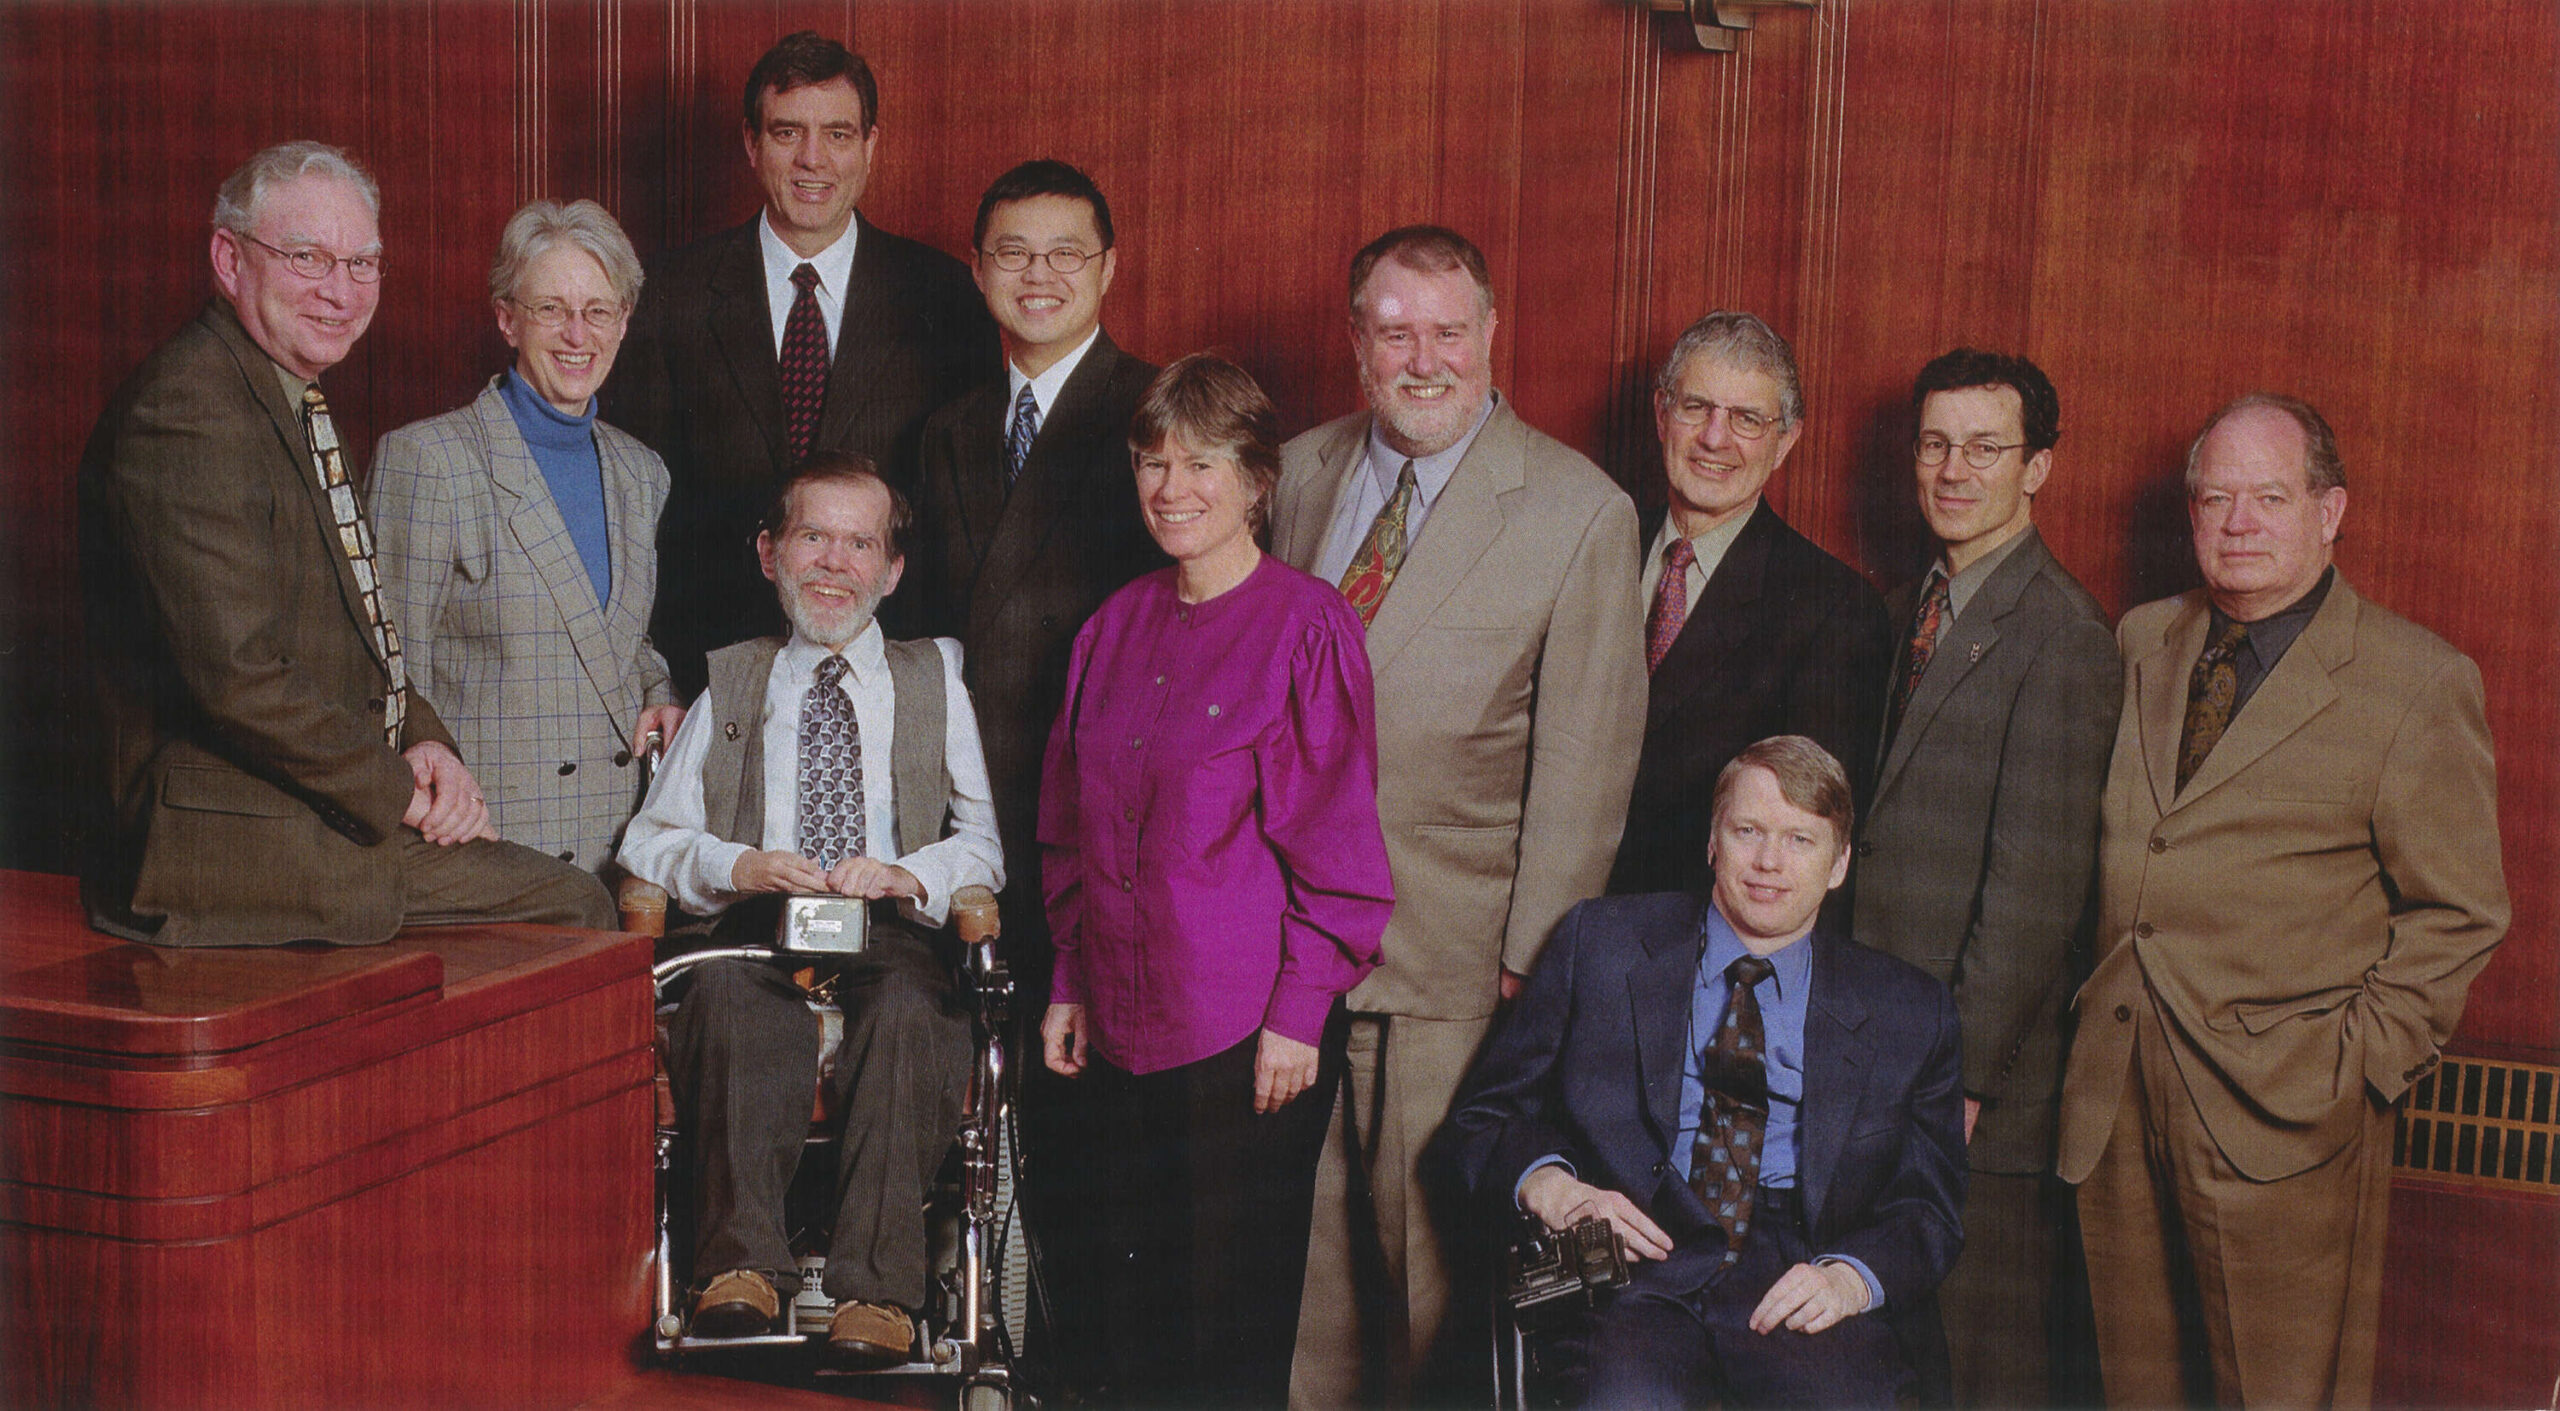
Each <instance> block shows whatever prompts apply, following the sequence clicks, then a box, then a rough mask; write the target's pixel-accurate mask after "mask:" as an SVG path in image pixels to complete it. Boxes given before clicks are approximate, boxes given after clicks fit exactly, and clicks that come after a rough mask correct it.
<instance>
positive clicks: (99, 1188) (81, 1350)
mask: <svg viewBox="0 0 2560 1411" xmlns="http://www.w3.org/2000/svg"><path fill="white" fill-rule="evenodd" d="M649 960H650V949H649V943H648V942H647V941H646V940H645V939H643V938H640V937H636V936H627V935H619V934H613V933H602V932H586V931H566V930H559V929H555V928H550V927H541V926H456V927H434V928H419V929H416V930H412V931H406V932H403V933H402V934H401V935H399V936H398V937H396V938H394V939H393V940H392V941H390V942H389V943H387V944H385V945H380V946H369V947H354V948H336V947H325V946H302V945H297V946H287V947H278V948H268V949H249V950H210V949H189V950H163V949H159V948H156V947H152V946H144V945H133V944H129V943H126V942H122V941H118V940H116V939H114V938H113V937H109V936H103V935H100V934H98V933H96V932H94V931H91V930H90V929H89V928H88V926H87V924H86V922H85V921H84V920H83V919H82V916H81V913H80V907H79V899H78V895H77V890H76V886H75V884H74V883H73V881H72V880H71V879H69V878H65V877H52V876H40V875H36V874H31V873H23V872H0V1283H5V1285H6V1292H5V1294H0V1404H5V1405H9V1406H21V1405H43V1406H53V1405H64V1406H140V1407H223V1408H228V1407H248V1406H257V1407H269V1406H329V1407H354V1406H362V1407H391V1406H434V1407H452V1406H493V1407H496V1406H503V1407H511V1408H512V1407H539V1406H570V1405H574V1404H576V1403H578V1402H580V1401H582V1400H585V1399H587V1398H589V1397H591V1396H593V1395H595V1394H597V1393H598V1392H600V1391H603V1390H605V1389H608V1388H610V1387H611V1386H613V1385H615V1384H617V1383H619V1382H620V1381H622V1380H624V1379H626V1378H628V1377H629V1376H630V1375H632V1367H631V1360H630V1349H631V1347H632V1345H633V1340H634V1338H635V1337H636V1336H638V1335H639V1333H640V1332H641V1331H642V1330H644V1329H645V1328H646V1326H647V1322H648V1316H649V1300H648V1284H647V1269H646V1258H647V1252H648V1247H649V1239H650V1171H651V1160H652V1157H651V1148H650V1130H651V1125H650V1124H651V1115H652V1098H651V1094H650V1083H651V1074H652V1071H653V1066H654V1061H655V1060H654V1058H653V1055H652V1052H651V1038H652V1026H651V1019H650V1012H649V1011H650V992H649Z"/></svg>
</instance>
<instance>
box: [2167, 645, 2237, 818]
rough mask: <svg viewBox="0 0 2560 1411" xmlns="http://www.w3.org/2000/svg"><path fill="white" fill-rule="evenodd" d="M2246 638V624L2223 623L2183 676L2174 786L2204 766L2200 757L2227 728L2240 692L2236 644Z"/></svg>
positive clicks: (2183, 783) (2182, 784)
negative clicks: (2182, 725)
mask: <svg viewBox="0 0 2560 1411" xmlns="http://www.w3.org/2000/svg"><path fill="white" fill-rule="evenodd" d="M2248 640H2249V624H2248V623H2245V622H2233V623H2228V624H2225V625H2224V627H2223V629H2222V630H2221V631H2220V632H2218V633H2216V634H2215V635H2214V639H2213V641H2212V643H2211V644H2210V645H2208V646H2207V647H2206V648H2205V649H2204V655H2203V656H2200V657H2197V658H2196V669H2195V674H2193V675H2191V676H2189V677H2188V678H2187V728H2186V731H2185V733H2183V734H2181V735H2180V736H2179V737H2178V788H2179V790H2180V791H2181V792H2184V791H2185V789H2186V787H2187V781H2188V780H2189V779H2192V778H2194V777H2195V774H2196V771H2197V770H2198V769H2201V768H2203V767H2204V757H2205V756H2206V755H2209V754H2211V753H2213V747H2214V745H2215V744H2217V743H2219V742H2220V741H2221V739H2222V732H2223V731H2225V730H2227V729H2230V728H2231V713H2232V711H2233V709H2234V708H2235V702H2236V701H2237V700H2238V699H2239V695H2240V648H2241V647H2242V646H2244V645H2246V644H2247V642H2248Z"/></svg>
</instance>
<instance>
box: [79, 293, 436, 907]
mask: <svg viewBox="0 0 2560 1411" xmlns="http://www.w3.org/2000/svg"><path fill="white" fill-rule="evenodd" d="M79 493H80V576H81V585H82V597H83V600H84V606H85V608H86V611H87V618H88V640H89V649H90V661H91V666H92V668H93V669H94V670H95V672H96V689H97V706H98V724H99V728H100V730H101V731H102V733H103V736H104V746H105V765H106V769H107V778H106V781H105V787H104V789H103V791H102V792H103V797H104V800H105V803H106V805H107V808H106V810H105V813H106V816H105V817H102V818H100V819H97V820H95V821H94V823H93V825H92V829H91V832H90V835H89V838H88V840H87V843H88V846H87V861H86V863H85V864H84V866H83V869H82V871H83V878H82V881H83V886H82V892H83V895H84V897H85V899H86V901H87V903H88V907H89V915H90V921H91V923H92V924H93V925H95V926H97V927H98V928H99V929H100V930H102V931H107V932H109V933H111V934H114V935H120V936H129V937H132V938H135V939H138V940H152V941H157V942H159V943H160V944H162V945H271V944H275V943H278V942H283V941H290V940H297V939H305V938H316V939H322V940H331V941H339V942H344V943H369V942H373V941H382V940H388V939H390V937H391V933H392V932H393V931H395V930H397V929H398V928H399V925H400V918H401V912H402V907H403V904H404V900H403V898H404V893H403V878H404V869H403V863H402V854H403V851H404V849H405V841H404V840H405V839H407V838H414V837H415V836H416V835H415V834H413V833H409V832H408V830H406V829H404V828H403V827H402V826H401V822H400V819H401V816H402V814H404V813H405V812H406V811H407V809H408V807H409V798H410V794H411V793H412V791H413V790H414V788H415V781H414V778H413V776H412V775H411V773H410V770H409V765H408V763H407V761H405V760H403V759H402V758H401V757H400V755H399V754H398V753H397V752H396V751H394V750H393V749H392V748H391V747H390V746H389V745H387V744H385V743H384V741H383V738H382V716H383V710H382V696H383V692H384V690H385V689H386V687H387V685H388V682H389V679H390V678H389V675H388V672H387V671H386V669H385V667H384V664H383V662H382V660H381V659H380V658H379V657H378V656H377V655H375V651H374V644H373V634H372V631H371V629H370V628H369V627H368V626H367V625H366V618H365V612H364V602H363V594H362V591H361V590H360V589H359V588H358V587H357V585H356V579H355V572H354V569H353V568H352V567H351V566H350V565H349V564H348V562H347V556H346V554H345V553H344V552H343V551H342V550H341V549H340V548H339V546H338V531H337V519H336V516H335V515H334V514H333V513H332V511H331V509H330V505H329V497H328V495H327V493H326V492H325V491H324V490H323V489H322V488H321V485H320V480H319V476H318V472H317V470H316V469H315V468H314V466H313V464H312V459H311V449H310V441H309V438H308V437H307V436H306V435H305V434H304V432H303V429H302V414H301V409H300V408H299V407H298V406H294V405H291V404H289V403H288V402H287V401H286V399H285V393H284V387H283V385H282V382H281V381H280V379H279V377H278V375H277V372H276V364H275V363H274V362H273V361H272V360H270V359H269V358H268V357H267V355H266V353H265V352H264V351H262V350H261V349H260V348H259V347H258V345H257V344H256V343H254V342H252V341H251V340H250V338H249V335H248V332H247V330H245V329H243V328H242V327H241V326H240V320H239V319H238V318H237V317H236V316H234V315H233V313H232V312H231V308H230V306H229V305H228V304H227V303H224V302H223V301H222V300H220V299H216V300H214V301H213V302H212V303H210V304H208V305H207V306H206V308H205V310H204V312H203V313H201V314H199V315H198V316H197V317H196V319H195V321H194V322H193V323H190V324H188V325H187V326H186V327H185V328H183V329H181V330H179V332H178V334H177V335H176V336H175V337H173V338H171V339H170V340H169V341H168V342H166V343H164V344H162V345H161V346H160V347H159V348H158V349H157V350H156V351H154V352H153V353H152V354H151V356H150V357H149V358H147V359H145V360H144V362H143V364H142V366H141V367H140V368H138V369H136V370H135V372H134V374H133V376H132V377H131V378H129V379H127V380H126V382H125V384H124V386H123V387H122V388H120V389H118V390H117V392H116V394H115V396H114V398H113V399H112V400H110V401H109V402H108V404H107V409H106V412H105V414H104V415H102V416H101V417H99V419H98V427H97V430H96V431H95V432H94V433H93V434H92V435H91V436H90V438H89V446H88V451H87V453H86V455H85V456H84V457H83V459H82V462H81V469H80V491H79ZM427 740H434V741H439V742H441V743H444V744H446V745H451V744H452V743H453V737H452V736H451V735H450V734H448V733H446V731H445V728H444V725H443V722H441V721H440V720H438V719H437V717H436V713H435V710H434V708H433V707H432V706H430V705H428V704H427V700H426V697H425V696H424V694H423V693H422V692H419V691H417V690H415V689H413V690H412V691H411V694H410V700H409V707H408V721H407V724H406V726H405V727H404V730H403V736H402V739H401V741H400V745H401V748H403V749H405V748H407V747H409V746H411V745H415V744H418V743H421V742H423V741H427Z"/></svg>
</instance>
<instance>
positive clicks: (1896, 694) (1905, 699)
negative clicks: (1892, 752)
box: [1884, 568, 1951, 749]
mask: <svg viewBox="0 0 2560 1411" xmlns="http://www.w3.org/2000/svg"><path fill="white" fill-rule="evenodd" d="M1949 606H1951V604H1950V601H1949V599H1948V597H1947V575H1946V574H1944V573H1941V572H1939V571H1938V570H1937V569H1934V568H1933V569H1931V570H1929V591H1928V592H1927V593H1926V594H1924V595H1922V597H1921V599H1920V610H1919V611H1918V612H1916V613H1914V614H1912V616H1911V641H1910V644H1909V645H1908V646H1906V647H1904V648H1903V656H1902V678H1901V679H1900V680H1898V681H1896V682H1894V683H1893V709H1892V711H1891V713H1890V714H1888V715H1886V716H1885V722H1884V743H1885V748H1887V749H1891V748H1892V747H1893V737H1894V733H1895V732H1896V731H1898V730H1900V729H1901V728H1902V712H1903V710H1904V709H1905V708H1907V707H1908V706H1909V705H1910V704H1911V693H1912V692H1913V691H1916V690H1918V689H1920V678H1921V677H1923V676H1925V675H1927V674H1928V673H1929V659H1930V658H1931V657H1934V656H1936V655H1937V654H1938V634H1939V632H1940V631H1942V630H1944V629H1945V627H1946V625H1947V609H1948V607H1949Z"/></svg>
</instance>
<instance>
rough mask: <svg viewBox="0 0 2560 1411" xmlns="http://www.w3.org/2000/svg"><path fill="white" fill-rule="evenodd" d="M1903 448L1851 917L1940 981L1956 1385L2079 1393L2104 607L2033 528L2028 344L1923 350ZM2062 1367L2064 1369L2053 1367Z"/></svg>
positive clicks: (2037, 468) (2104, 694)
mask: <svg viewBox="0 0 2560 1411" xmlns="http://www.w3.org/2000/svg"><path fill="white" fill-rule="evenodd" d="M1911 407H1912V411H1913V413H1914V415H1915V417H1916V419H1917V422H1918V429H1917V433H1916V435H1915V436H1914V438H1913V441H1912V448H1911V449H1912V457H1911V458H1912V469H1913V474H1914V483H1915V486H1916V489H1917V491H1918V498H1919V504H1920V513H1921V517H1922V518H1923V519H1925V520H1926V521H1927V522H1928V525H1929V529H1930V532H1931V533H1932V535H1934V536H1935V539H1936V543H1937V554H1936V556H1935V558H1934V561H1933V562H1932V563H1931V564H1930V566H1929V568H1928V571H1927V572H1926V573H1924V574H1923V575H1921V577H1920V578H1918V579H1916V580H1914V581H1912V582H1910V583H1907V584H1905V585H1903V586H1902V587H1901V588H1898V589H1896V590H1895V591H1894V592H1893V593H1892V594H1891V595H1890V596H1888V597H1887V599H1886V611H1887V612H1888V613H1889V614H1890V616H1891V619H1892V621H1893V622H1894V623H1896V624H1898V625H1899V626H1900V627H1901V628H1902V629H1903V640H1902V645H1901V654H1900V657H1899V658H1898V660H1897V662H1896V665H1895V669H1894V670H1893V671H1892V673H1891V675H1890V678H1889V683H1890V684H1889V685H1888V687H1887V691H1888V695H1887V702H1886V712H1885V729H1884V734H1883V737H1882V739H1881V741H1880V742H1879V743H1878V745H1877V748H1876V754H1875V758H1876V786H1875V802H1874V803H1873V804H1872V805H1871V806H1870V807H1869V808H1868V810H1867V813H1866V816H1865V818H1864V820H1863V822H1864V825H1865V826H1864V828H1863V830H1862V831H1861V832H1860V834H1859V837H1858V875H1857V879H1856V881H1857V888H1856V905H1855V922H1854V927H1853V929H1854V933H1855V935H1856V937H1857V939H1858V941H1859V942H1860V943H1861V944H1864V945H1869V946H1873V947H1875V948H1876V949H1878V950H1881V951H1884V952H1886V953H1887V954H1890V955H1894V956H1897V957H1899V958H1901V959H1903V960H1906V961H1909V962H1910V963H1912V964H1913V965H1916V966H1918V967H1920V968H1921V969H1923V970H1926V971H1928V972H1929V973H1930V974H1932V975H1934V976H1936V977H1937V978H1938V979H1939V980H1942V981H1944V982H1946V984H1947V985H1948V986H1949V987H1950V988H1952V989H1953V990H1954V991H1955V996H1956V1012H1957V1014H1958V1015H1959V1017H1960V1018H1961V1019H1962V1021H1963V1030H1964V1119H1965V1135H1966V1143H1965V1162H1966V1165H1967V1167H1968V1168H1969V1170H1970V1172H1971V1175H1970V1179H1969V1181H1968V1183H1967V1188H1966V1194H1965V1207H1964V1226H1965V1248H1964V1253H1963V1256H1962V1257H1961V1258H1959V1259H1958V1260H1957V1261H1956V1265H1955V1269H1954V1271H1953V1272H1952V1273H1950V1274H1949V1275H1948V1276H1947V1281H1946V1283H1945V1284H1944V1285H1943V1286H1942V1287H1941V1288H1940V1290H1939V1295H1938V1296H1939V1300H1940V1302H1941V1304H1942V1306H1943V1308H1944V1311H1945V1313H1946V1327H1947V1335H1948V1338H1949V1341H1950V1345H1951V1346H1950V1351H1951V1352H1952V1354H1953V1356H1952V1365H1953V1384H1954V1393H1955V1397H1954V1399H1955V1404H1957V1405H1959V1406H2049V1405H2076V1404H2082V1403H2085V1402H2086V1401H2088V1400H2090V1399H2091V1397H2090V1392H2089V1390H2088V1389H2086V1388H2083V1387H2079V1386H2076V1385H2071V1384H2069V1383H2065V1384H2062V1385H2055V1384H2054V1383H2053V1382H2052V1381H2051V1380H2050V1371H2049V1362H2050V1358H2049V1348H2050V1346H2051V1332H2050V1329H2049V1328H2048V1326H2047V1324H2048V1321H2049V1319H2048V1308H2049V1305H2050V1301H2051V1297H2052V1294H2053V1289H2054V1277H2055V1271H2054V1258H2055V1232H2056V1228H2057V1219H2058V1217H2059V1214H2060V1212H2061V1211H2062V1210H2063V1209H2064V1203H2065V1202H2066V1201H2068V1199H2069V1198H2070V1193H2069V1191H2068V1189H2067V1188H2065V1187H2063V1186H2062V1185H2061V1184H2060V1183H2059V1182H2057V1181H2056V1180H2055V1179H2054V1176H2053V1174H2052V1173H2053V1130H2054V1114H2055V1110H2056V1108H2057V1106H2058V1105H2059V1103H2060V1101H2061V1081H2062V1065H2061V1049H2062V1023H2061V1007H2062V999H2063V996H2064V994H2065V992H2066V991H2065V986H2066V985H2067V984H2068V983H2069V973H2068V971H2069V967H2068V965H2067V964H2066V961H2067V958H2068V957H2069V955H2070V953H2071V950H2072V947H2073V944H2074V942H2075V939H2076V937H2077V934H2078V932H2079V928H2080V924H2081V917H2082V915H2083V913H2084V911H2085V909H2086V907H2087V904H2088V900H2089V887H2090V881H2091V877H2092V874H2093V871H2094V869H2095V867H2096V864H2097V842H2098V800H2099V792H2100V790H2101V789H2102V788H2103V787H2104V786H2105V783H2106V775H2107V756H2108V751H2109V747H2110V745H2111V743H2112V742H2113V740H2114V739H2115V726H2116V715H2117V710H2118V707H2119V705H2120V703H2121V700H2122V691H2123V672H2122V668H2121V667H2120V666H2119V664H2118V661H2117V657H2116V650H2115V638H2114V634H2113V633H2112V632H2110V631H2109V630H2108V628H2107V618H2106V613H2105V611H2104V610H2103V609H2101V608H2100V607H2099V606H2098V603H2097V600H2096V599H2094V598H2092V597H2090V596H2089V594H2088V592H2087V591H2086V590H2085V589H2083V588H2082V587H2081V586H2080V583H2079V581H2078V580H2077V579H2074V578H2073V577H2072V576H2071V574H2070V573H2069V572H2068V571H2067V570H2065V569H2064V568H2063V566H2062V564H2061V563H2060V562H2059V561H2057V560H2056V559H2055V558H2054V556H2053V551H2052V550H2051V549H2049V548H2048V547H2046V545H2045V542H2044V540H2043V538H2042V537H2041V536H2040V535H2039V534H2038V533H2037V532H2036V527H2035V523H2034V518H2035V504H2036V494H2037V492H2038V491H2039V490H2041V489H2042V488H2043V487H2044V485H2045V482H2046V477H2047V476H2048V475H2049V474H2051V472H2052V469H2053V447H2054V443H2055V441H2056V440H2057V439H2058V438H2059V437H2060V434H2061V430H2060V427H2061V403H2060V400H2059V399H2058V398H2057V397H2056V396H2055V395H2054V390H2053V383H2052V382H2051V381H2050V380H2048V379H2047V378H2046V377H2045V375H2044V372H2043V371H2042V370H2041V369H2039V368H2038V367H2037V366H2036V365H2035V364H2034V363H2032V362H2030V361H2028V360H2027V359H2026V358H2024V357H2019V356H2015V355H2011V354H2005V353H1988V352H1981V351H1978V350H1975V349H1972V348H1958V349H1956V350H1954V351H1952V352H1949V353H1946V354H1944V355H1942V356H1940V357H1938V358H1936V359H1933V360H1932V361H1931V362H1930V363H1929V364H1928V366H1926V367H1924V368H1922V369H1921V370H1920V375H1919V377H1918V378H1917V379H1916V380H1915V381H1914V382H1913V384H1912V388H1911ZM2066 1375H2067V1369H2066Z"/></svg>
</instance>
